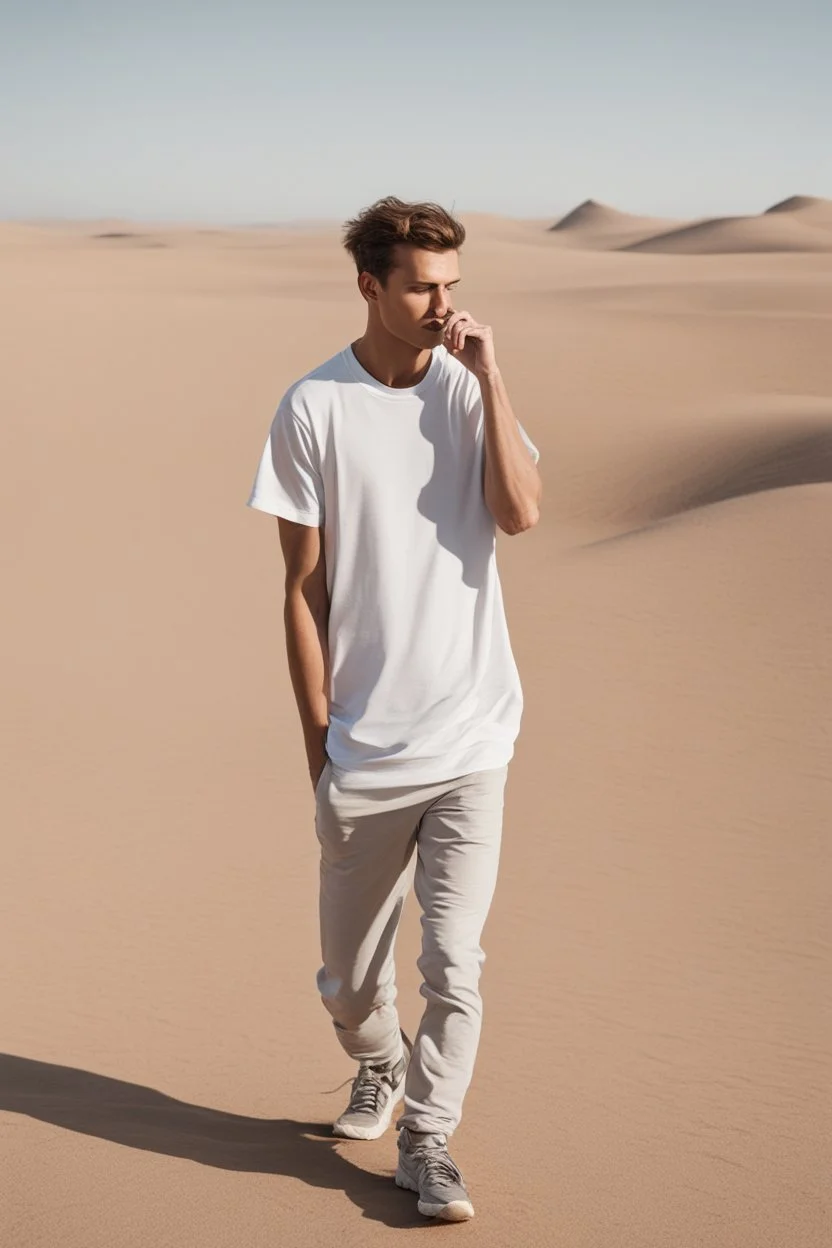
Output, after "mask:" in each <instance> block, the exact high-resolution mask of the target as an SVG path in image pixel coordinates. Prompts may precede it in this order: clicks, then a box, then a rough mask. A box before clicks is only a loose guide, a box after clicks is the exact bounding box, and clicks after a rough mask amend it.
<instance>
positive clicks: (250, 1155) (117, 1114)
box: [0, 1053, 430, 1227]
mask: <svg viewBox="0 0 832 1248" xmlns="http://www.w3.org/2000/svg"><path fill="white" fill-rule="evenodd" d="M0 1109H5V1110H10V1111H12V1112H14V1113H18V1114H27V1115H28V1116H29V1117H30V1118H38V1119H40V1120H41V1121H42V1122H51V1123H53V1124H54V1125H55V1126H58V1127H64V1128H66V1129H67V1130H68V1131H78V1132H80V1133H81V1134H83V1135H94V1136H97V1137H98V1138H99V1139H103V1140H112V1141H113V1142H114V1143H116V1144H125V1145H127V1147H128V1148H141V1149H144V1150H146V1151H148V1152H152V1153H163V1154H167V1155H168V1156H170V1157H186V1158H188V1160H190V1161H196V1162H199V1163H200V1165H203V1166H217V1167H219V1168H220V1169H222V1170H248V1171H250V1172H252V1173H256V1174H285V1175H291V1176H292V1177H293V1178H296V1179H301V1180H302V1181H303V1182H304V1183H308V1184H310V1185H311V1186H312V1187H331V1188H337V1189H339V1190H341V1191H343V1192H344V1193H345V1194H346V1195H347V1196H348V1197H349V1199H350V1200H351V1201H352V1202H353V1204H355V1205H357V1206H358V1208H359V1209H361V1211H362V1213H363V1216H364V1217H365V1218H371V1219H373V1220H375V1221H379V1222H383V1223H384V1224H385V1225H387V1226H392V1227H413V1226H423V1227H424V1226H427V1225H430V1224H429V1223H426V1221H425V1219H424V1218H422V1217H421V1216H420V1215H419V1213H418V1212H417V1209H416V1198H415V1196H412V1194H411V1193H408V1192H403V1191H400V1190H399V1189H398V1188H397V1187H396V1185H395V1184H394V1182H393V1178H392V1171H391V1172H390V1173H389V1174H388V1175H387V1176H382V1175H378V1174H369V1173H367V1172H366V1171H365V1170H361V1169H359V1167H358V1166H356V1165H353V1163H352V1162H351V1161H349V1160H348V1159H347V1158H346V1157H344V1156H342V1155H341V1154H340V1153H339V1152H338V1147H339V1146H340V1145H343V1144H346V1146H347V1148H350V1144H349V1141H341V1140H337V1139H336V1138H335V1137H334V1136H332V1134H331V1132H330V1128H329V1126H327V1125H324V1124H321V1123H308V1122H293V1121H292V1120H291V1119H287V1118H271V1119H269V1118H246V1117H244V1116H243V1115H241V1114H229V1113H225V1112H224V1111H223V1110H219V1109H209V1108H206V1107H205V1106H203V1105H189V1104H187V1103H186V1102H184V1101H177V1100H175V1099H174V1098H173V1097H171V1096H165V1094H164V1093H163V1092H157V1091H156V1089H155V1088H146V1087H143V1086H142V1085H141V1084H137V1083H127V1082H125V1081H124V1080H122V1079H111V1078H109V1077H108V1076H106V1075H97V1074H94V1073H93V1072H92V1071H89V1070H76V1069H75V1068H73V1067H71V1066H56V1065H52V1064H51V1063H49V1062H37V1061H32V1060H31V1059H29V1058H26V1057H15V1056H13V1055H12V1054H10V1053H2V1054H0ZM359 1147H360V1146H359Z"/></svg>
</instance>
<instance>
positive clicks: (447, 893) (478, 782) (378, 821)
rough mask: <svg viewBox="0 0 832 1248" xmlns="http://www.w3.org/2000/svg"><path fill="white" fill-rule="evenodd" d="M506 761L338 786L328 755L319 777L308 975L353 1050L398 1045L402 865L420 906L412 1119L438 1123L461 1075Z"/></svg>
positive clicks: (380, 1055)
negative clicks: (315, 954)
mask: <svg viewBox="0 0 832 1248" xmlns="http://www.w3.org/2000/svg"><path fill="white" fill-rule="evenodd" d="M507 774H508V766H505V767H500V768H496V769H494V770H489V771H478V772H472V773H470V774H469V775H466V776H458V777H456V778H455V779H453V780H447V781H444V782H443V783H441V784H431V785H418V786H414V785H407V786H402V787H397V788H388V789H363V790H359V791H355V790H349V791H348V790H346V789H341V788H339V785H338V771H337V768H335V767H333V765H332V764H331V763H327V764H326V766H325V768H324V771H323V773H322V775H321V778H320V780H319V782H318V787H317V790H316V794H315V799H316V811H315V827H316V831H317V834H318V840H319V841H320V845H321V883H320V921H321V952H322V956H323V966H322V967H321V969H320V971H319V972H318V978H317V983H318V989H319V991H320V994H321V998H322V1000H323V1003H324V1005H325V1006H326V1008H327V1009H328V1010H329V1012H330V1014H331V1015H332V1019H333V1022H334V1025H335V1031H336V1034H337V1036H338V1039H339V1040H340V1042H341V1044H342V1045H343V1047H344V1049H345V1050H346V1052H347V1053H348V1054H349V1055H350V1057H352V1058H354V1059H355V1060H356V1061H370V1062H374V1063H375V1062H385V1061H389V1060H394V1059H396V1058H397V1057H398V1056H399V1053H400V1049H401V1041H400V1035H399V1019H398V1014H397V1011H396V1006H395V1004H394V1002H395V998H396V984H395V964H394V960H393V953H394V944H395V939H396V930H397V928H398V924H399V918H400V916H401V912H402V907H403V905H404V900H405V896H406V895H407V892H408V890H409V887H410V882H411V878H412V877H413V876H414V875H415V891H416V896H417V898H418V901H419V904H420V906H421V909H422V953H421V956H420V957H419V959H418V963H417V965H418V967H419V970H420V972H421V975H422V980H423V982H422V986H421V989H420V992H421V994H422V996H423V997H424V998H425V1000H426V1001H427V1006H426V1008H425V1011H424V1014H423V1016H422V1022H421V1025H420V1027H419V1031H418V1033H417V1035H416V1037H415V1040H414V1049H413V1056H412V1058H411V1061H410V1066H409V1069H408V1073H407V1080H406V1083H405V1098H404V1114H403V1115H402V1118H401V1122H400V1125H401V1126H406V1127H409V1128H411V1130H414V1131H442V1132H444V1133H445V1134H446V1135H450V1134H451V1133H452V1132H453V1131H454V1129H455V1128H456V1126H457V1125H458V1123H459V1121H460V1118H461V1116H462V1101H463V1098H464V1096H465V1093H466V1092H467V1090H468V1085H469V1084H470V1082H471V1076H472V1074H473V1070H474V1059H475V1058H476V1053H477V1046H478V1043H479V1037H480V1026H481V1020H482V1000H481V998H480V994H479V988H478V983H479V978H480V972H481V970H482V964H483V962H484V960H485V954H484V953H483V951H482V949H481V948H480V937H481V934H482V929H483V925H484V923H485V920H486V916H487V915H488V910H489V907H490V905H491V899H492V897H493V895H494V886H495V884H496V881H497V866H498V861H499V855H500V837H501V832H502V822H503V795H504V789H505V784H506V778H507ZM414 850H415V851H416V852H415V854H414ZM414 861H415V872H414Z"/></svg>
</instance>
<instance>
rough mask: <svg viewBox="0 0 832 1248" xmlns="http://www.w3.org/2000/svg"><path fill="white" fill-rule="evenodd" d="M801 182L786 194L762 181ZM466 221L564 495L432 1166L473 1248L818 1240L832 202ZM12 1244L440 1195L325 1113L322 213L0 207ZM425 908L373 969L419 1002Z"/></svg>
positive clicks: (388, 1149)
mask: <svg viewBox="0 0 832 1248" xmlns="http://www.w3.org/2000/svg"><path fill="white" fill-rule="evenodd" d="M785 189H788V188H785ZM570 215H571V217H572V220H571V221H569V220H567V221H566V222H565V224H564V225H563V228H560V229H552V228H551V227H552V225H553V224H558V223H557V222H554V221H509V220H501V219H499V218H495V217H489V216H485V215H483V216H478V215H476V214H472V215H471V216H469V217H467V218H466V222H467V225H468V228H469V238H468V242H467V244H466V246H465V248H464V250H463V256H462V263H463V277H464V281H463V285H462V287H461V299H460V305H461V306H464V307H466V308H468V309H469V310H470V311H471V312H472V313H473V314H474V315H475V316H476V317H478V318H479V319H480V320H483V321H487V322H489V323H491V324H492V325H493V326H494V331H495V340H496V344H497V349H498V357H499V358H500V360H501V363H502V367H503V372H504V375H505V378H506V381H507V384H508V387H509V391H510V393H511V395H512V398H513V402H514V407H515V410H516V412H517V415H518V416H519V417H520V418H521V419H522V421H523V423H524V425H525V426H526V427H527V429H528V430H529V432H530V434H531V435H532V437H533V438H534V440H535V441H536V442H537V444H538V445H539V447H540V449H541V453H542V454H541V469H542V472H543V476H544V483H545V497H544V506H543V514H542V518H541V521H540V524H539V525H538V526H537V528H535V529H534V530H533V531H532V532H530V533H527V534H524V535H522V536H520V537H516V538H506V537H504V536H502V535H501V536H500V539H499V559H500V566H501V570H502V579H503V586H504V592H505V597H506V604H507V611H508V614H509V622H510V626H511V630H512V638H513V644H514V650H515V655H516V658H517V662H518V665H519V668H520V672H521V676H522V678H523V683H524V688H525V693H526V710H525V715H524V721H523V730H522V733H521V736H520V739H519V741H518V744H517V752H516V756H515V759H514V761H513V762H512V764H511V768H510V773H509V784H508V790H507V806H506V819H505V849H504V855H503V865H502V876H501V881H500V885H499V887H498V893H497V898H496V901H495V904H494V909H493V912H492V916H491V918H490V920H489V924H488V927H487V929H486V934H485V941H484V943H485V948H486V952H487V955H488V958H487V962H486V967H485V973H484V976H483V993H484V998H485V1020H484V1030H483V1038H482V1045H481V1049H480V1056H479V1061H478V1065H477V1071H476V1075H475V1079H474V1083H473V1086H472V1088H471V1091H470V1094H469V1096H468V1099H467V1101H466V1106H465V1118H464V1120H463V1123H462V1126H461V1127H460V1129H459V1131H458V1133H457V1134H456V1136H455V1137H454V1140H453V1153H454V1156H455V1157H456V1159H457V1161H458V1162H459V1163H460V1165H461V1168H462V1170H463V1173H464V1174H465V1176H466V1178H467V1179H468V1181H469V1185H470V1188H471V1194H472V1197H473V1200H474V1202H475V1205H476V1209H477V1216H476V1218H475V1219H474V1221H473V1222H472V1223H470V1224H468V1225H466V1226H461V1227H455V1228H451V1227H446V1228H445V1229H444V1231H443V1232H441V1233H442V1234H443V1235H448V1236H449V1237H450V1238H454V1240H455V1242H460V1243H462V1242H465V1243H474V1244H477V1245H481V1246H483V1248H506V1246H508V1245H514V1244H522V1245H527V1246H528V1248H550V1246H551V1248H554V1246H561V1245H562V1246H563V1248H567V1246H568V1248H822V1246H825V1245H828V1244H829V1242H830V1241H832V1209H831V1208H830V1197H829V1190H830V1189H829V1140H830V1138H832V1092H831V1090H832V1057H830V1052H831V1051H832V1015H830V1009H829V1001H830V996H829V985H830V982H831V981H830V972H832V922H831V921H830V905H829V900H830V880H832V855H831V854H830V845H829V825H830V810H832V761H830V742H831V741H832V723H831V722H830V705H832V671H831V670H830V640H832V627H831V626H830V619H831V618H832V203H829V202H827V201H820V200H812V199H806V198H801V197H796V198H792V199H791V200H787V201H785V202H784V203H783V204H782V205H780V206H778V207H777V210H776V211H775V210H774V209H772V211H770V212H764V213H760V215H759V216H757V217H748V218H733V219H731V218H723V219H721V220H716V221H708V222H703V221H696V222H694V221H674V222H667V221H663V220H659V221H656V220H654V219H652V218H649V217H648V218H644V217H639V216H635V217H634V216H633V215H630V214H627V213H619V212H617V211H616V210H614V209H607V208H603V207H602V206H600V205H594V204H590V205H589V206H588V207H587V205H584V206H582V208H580V209H578V210H576V212H575V213H573V214H567V218H568V217H569V216H570ZM0 269H1V270H2V275H3V276H2V284H1V285H0V301H1V305H2V312H1V313H0V316H2V320H0V330H1V331H2V340H3V343H4V345H5V355H4V367H3V369H2V374H0V386H1V387H2V411H3V418H2V422H0V436H2V440H3V441H2V451H3V455H2V463H3V468H4V489H3V491H2V501H1V502H0V507H2V513H0V514H1V516H2V526H3V531H4V535H5V543H4V546H5V560H4V577H3V590H4V603H3V616H4V647H3V714H2V719H1V722H2V733H3V741H2V757H3V760H4V783H3V798H2V816H3V829H4V832H3V872H2V876H3V894H4V896H3V926H2V944H3V950H4V959H3V961H4V975H3V1046H2V1047H3V1049H4V1056H2V1058H0V1161H2V1170H3V1197H2V1207H1V1208H0V1242H2V1244H3V1246H4V1248H55V1246H56V1245H60V1246H61V1248H149V1246H151V1245H152V1248H242V1246H245V1248H266V1246H267V1245H268V1246H269V1248H273V1246H274V1245H280V1246H281V1248H295V1246H297V1248H311V1246H313V1245H314V1246H320V1248H331V1246H332V1245H343V1246H344V1248H348V1246H350V1245H362V1248H364V1246H371V1245H374V1244H392V1243H394V1242H395V1243H399V1242H403V1239H404V1238H406V1236H403V1234H402V1232H403V1231H404V1230H411V1229H414V1228H421V1229H422V1230H423V1232H425V1233H427V1232H429V1231H430V1229H431V1227H430V1224H428V1223H424V1221H423V1220H422V1219H421V1218H419V1216H418V1215H417V1213H416V1209H415V1198H413V1197H412V1196H410V1195H409V1194H407V1193H403V1192H400V1191H398V1190H397V1189H396V1188H395V1186H394V1184H393V1181H392V1177H391V1176H392V1172H393V1167H394V1158H395V1141H394V1136H393V1134H392V1133H391V1134H390V1135H388V1136H387V1137H386V1138H384V1139H382V1140H380V1141H378V1142H376V1143H372V1144H360V1143H350V1142H347V1141H339V1142H338V1143H336V1142H335V1141H333V1140H332V1139H331V1138H329V1137H328V1134H327V1124H328V1122H329V1121H330V1120H331V1118H332V1117H333V1116H334V1115H336V1114H337V1113H338V1112H340V1109H341V1108H342V1107H343V1104H344V1103H345V1099H344V1098H345V1096H346V1089H344V1088H342V1089H341V1090H340V1091H338V1092H332V1091H331V1089H333V1088H335V1087H336V1085H338V1084H339V1083H341V1081H342V1080H344V1079H346V1078H347V1077H348V1076H349V1075H350V1073H351V1067H350V1065H349V1063H348V1061H347V1059H346V1058H345V1056H344V1055H343V1054H342V1052H341V1050H340V1049H339V1047H338V1045H337V1044H336V1042H335V1039H334V1037H333V1036H332V1033H331V1030H330V1027H329V1022H328V1019H327V1016H326V1014H325V1012H324V1010H323V1008H322V1006H321V1005H320V1002H319V1000H318V998H317V995H316V991H315V984H314V975H315V971H316V970H317V967H318V946H317V915H316V901H317V898H316V887H317V842H316V839H315V834H314V828H313V799H312V794H311V790H310V786H309V782H308V778H307V775H306V768H305V759H304V756H303V751H302V745H301V739H300V735H299V732H298V730H297V716H296V710H295V706H294V702H293V699H292V695H291V690H290V685H289V679H288V672H287V667H286V661H285V657H284V647H283V632H282V615H281V611H282V597H281V595H282V562H281V557H280V552H279V546H278V540H277V527H276V522H274V521H273V520H271V519H270V518H269V517H266V516H263V515H261V514H258V513H254V512H252V511H250V510H248V509H247V508H246V506H245V500H246V498H247V496H248V491H249V487H250V484H251V480H252V478H253V474H254V470H255V468H256V464H257V460H258V457H259V455H260V451H261V449H262V444H263V440H264V438H265V435H266V432H267V429H268V426H269V423H270V420H271V416H272V413H273V410H274V407H275V405H276V403H277V400H278V399H279V397H280V395H281V394H282V392H283V390H284V389H285V387H286V386H287V385H288V384H289V383H290V382H291V381H292V380H294V379H295V378H296V377H298V376H300V375H301V374H302V373H303V372H305V371H306V370H307V369H309V368H311V367H313V366H314V365H315V364H317V363H319V362H321V361H322V360H323V359H325V358H326V357H327V356H328V355H331V354H333V353H334V352H335V351H337V350H339V349H340V348H341V347H342V346H343V345H344V344H345V343H346V342H347V341H350V340H351V339H353V338H355V337H357V336H358V335H359V334H360V333H361V331H362V328H363V315H362V305H361V303H360V300H359V298H358V295H357V293H356V291H355V287H354V274H353V273H352V272H351V270H350V267H349V262H348V258H347V257H346V254H345V253H343V252H342V251H341V249H340V246H339V240H338V231H337V229H336V228H335V227H334V226H332V225H329V224H325V223H324V224H319V225H315V226H314V227H308V228H307V227H303V226H300V225H297V226H293V227H291V228H269V227H266V226H263V227H258V228H256V229H250V230H242V229H241V230H207V229H185V228H182V227H176V228H175V227H163V226H159V227H156V226H153V227H150V226H137V225H131V224H130V223H129V222H128V223H125V222H91V223H83V224H81V223H75V224H72V225H65V226H61V225H59V224H54V225H50V226H45V225H24V224H12V223H8V224H3V225H0ZM417 948H418V912H417V907H416V905H415V902H414V901H413V899H411V902H410V903H409V907H408V911H407V913H406V918H405V921H404V924H403V928H402V932H401V935H400V940H399V983H400V996H399V1003H400V1007H401V1013H402V1018H403V1021H404V1023H405V1024H406V1025H408V1026H409V1027H410V1028H411V1029H413V1028H415V1027H416V1025H417V1023H418V1018H419V1015H420V1012H421V1004H422V1002H421V998H420V997H419V996H418V980H417V972H416V969H415V966H414V960H415V956H416V952H417Z"/></svg>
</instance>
